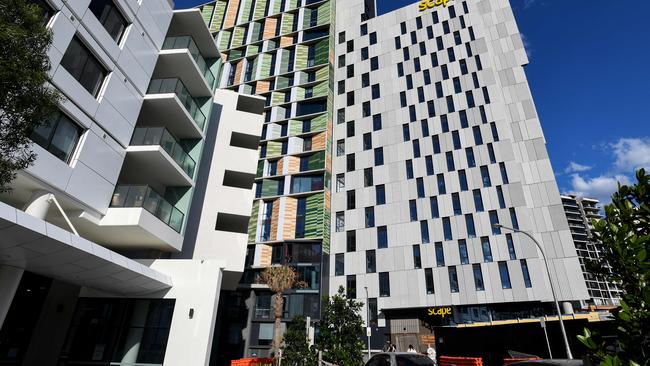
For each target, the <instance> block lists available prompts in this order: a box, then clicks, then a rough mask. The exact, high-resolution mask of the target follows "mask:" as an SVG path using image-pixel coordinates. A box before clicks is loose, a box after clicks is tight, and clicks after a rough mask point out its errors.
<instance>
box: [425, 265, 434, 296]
mask: <svg viewBox="0 0 650 366" xmlns="http://www.w3.org/2000/svg"><path fill="white" fill-rule="evenodd" d="M424 282H425V283H426V285H427V294H428V295H431V294H433V293H434V290H435V289H434V287H433V269H431V268H427V269H425V270H424Z"/></svg>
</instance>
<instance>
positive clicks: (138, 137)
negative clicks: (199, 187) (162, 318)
mask: <svg viewBox="0 0 650 366" xmlns="http://www.w3.org/2000/svg"><path fill="white" fill-rule="evenodd" d="M152 145H158V146H160V147H162V148H163V150H165V151H166V152H167V154H169V156H170V157H171V158H172V159H173V160H174V161H175V162H176V164H178V166H179V167H180V168H181V169H183V171H184V172H185V173H187V175H188V176H189V177H190V178H194V169H195V168H196V162H195V161H194V159H192V157H191V156H190V155H189V154H188V153H187V152H185V150H183V148H182V147H181V145H180V144H179V143H178V141H176V139H175V138H174V136H172V134H171V133H169V131H167V129H165V128H164V127H138V128H136V129H135V132H134V133H133V137H132V138H131V146H152Z"/></svg>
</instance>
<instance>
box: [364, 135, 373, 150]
mask: <svg viewBox="0 0 650 366" xmlns="http://www.w3.org/2000/svg"><path fill="white" fill-rule="evenodd" d="M370 149H372V135H371V134H370V132H367V133H364V134H363V150H370Z"/></svg>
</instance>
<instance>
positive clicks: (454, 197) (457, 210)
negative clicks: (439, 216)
mask: <svg viewBox="0 0 650 366" xmlns="http://www.w3.org/2000/svg"><path fill="white" fill-rule="evenodd" d="M451 204H452V207H453V208H454V215H462V213H463V210H462V209H461V207H460V195H459V194H458V193H452V194H451Z"/></svg>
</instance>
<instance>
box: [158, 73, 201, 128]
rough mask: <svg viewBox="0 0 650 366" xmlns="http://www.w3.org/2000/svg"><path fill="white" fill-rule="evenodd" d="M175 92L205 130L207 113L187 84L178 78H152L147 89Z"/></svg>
mask: <svg viewBox="0 0 650 366" xmlns="http://www.w3.org/2000/svg"><path fill="white" fill-rule="evenodd" d="M166 93H174V94H176V96H177V97H178V99H179V100H180V101H181V103H182V104H183V106H184V107H185V110H187V112H188V113H189V114H190V115H191V116H192V119H193V120H194V122H195V123H196V125H197V126H199V128H200V129H201V131H203V127H204V126H205V119H206V118H205V114H203V112H202V111H201V108H199V104H198V103H197V102H196V101H195V100H194V98H192V95H190V92H189V91H188V90H187V87H185V84H183V82H182V81H181V80H180V79H178V78H168V79H152V80H151V83H150V84H149V88H148V89H147V94H166Z"/></svg>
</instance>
